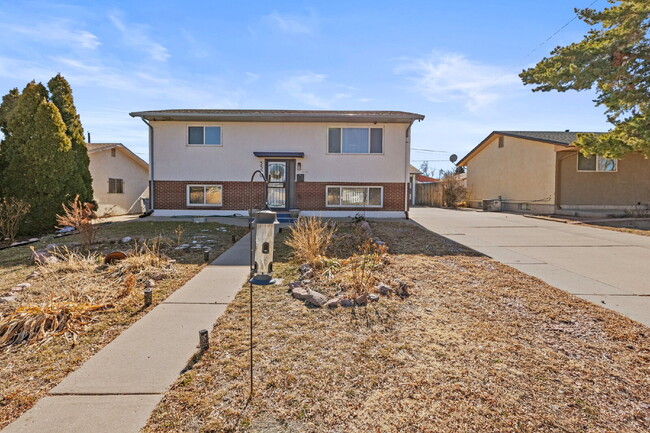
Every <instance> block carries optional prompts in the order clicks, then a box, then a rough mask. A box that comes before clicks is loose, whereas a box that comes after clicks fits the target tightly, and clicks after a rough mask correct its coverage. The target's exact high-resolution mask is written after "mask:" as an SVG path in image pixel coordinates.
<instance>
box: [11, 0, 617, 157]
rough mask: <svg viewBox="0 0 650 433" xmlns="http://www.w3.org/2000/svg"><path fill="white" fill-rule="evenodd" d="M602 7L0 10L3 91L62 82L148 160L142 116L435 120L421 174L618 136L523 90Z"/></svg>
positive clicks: (336, 4) (98, 126)
mask: <svg viewBox="0 0 650 433" xmlns="http://www.w3.org/2000/svg"><path fill="white" fill-rule="evenodd" d="M592 1H593V0H544V1H536V2H533V1H527V0H524V1H522V0H493V1H490V2H486V1H482V0H481V1H478V0H472V1H469V0H465V1H463V0H458V1H438V0H429V1H418V0H411V1H408V2H396V1H383V0H374V1H346V2H343V1H253V0H249V1H246V2H237V1H205V2H194V1H184V2H171V1H155V2H154V1H143V0H139V1H102V2H92V1H83V2H65V1H56V0H54V1H15V0H12V1H5V0H0V92H2V94H5V93H6V92H7V91H9V89H11V88H14V87H18V88H20V89H22V88H23V87H24V85H25V84H26V83H27V82H28V81H30V80H32V79H35V80H37V81H42V82H46V81H47V80H49V78H50V77H52V76H53V75H55V74H56V73H58V72H60V73H62V74H63V75H64V76H65V77H66V78H67V79H68V81H70V84H71V85H72V87H73V91H74V96H75V102H76V105H77V109H78V111H79V113H80V115H81V120H82V123H83V125H84V128H85V129H86V131H89V132H90V133H91V134H92V141H94V142H122V143H124V144H125V145H127V146H128V147H130V148H131V149H132V150H134V151H135V152H136V153H138V154H139V155H140V156H142V157H143V158H145V159H147V154H146V152H147V144H146V143H147V128H146V126H145V125H144V124H143V123H142V122H141V121H140V120H138V119H132V118H131V117H129V115H128V113H129V112H131V111H139V110H155V109H169V108H269V109H271V108H284V109H334V110H346V109H350V110H404V111H412V112H416V113H421V114H424V115H425V116H426V119H425V120H424V121H423V122H421V123H418V124H416V125H414V127H413V137H412V147H414V148H418V149H419V148H425V149H430V150H435V151H438V152H413V153H412V160H413V162H414V164H415V165H416V166H419V165H420V162H421V160H424V159H430V160H446V159H447V158H448V157H449V155H450V154H451V153H456V154H458V156H463V155H464V154H465V153H466V152H467V151H469V150H470V149H471V148H472V147H474V146H475V145H476V144H478V143H479V142H480V141H481V140H482V139H483V138H484V137H486V136H487V135H488V134H489V133H490V132H491V131H493V130H565V129H571V130H575V131H578V130H583V131H585V130H587V131H596V130H605V129H607V124H606V122H605V117H604V115H603V110H602V109H601V108H596V107H594V105H593V103H592V100H593V99H594V96H595V95H594V94H593V93H592V92H581V93H575V92H569V93H556V92H553V93H533V92H532V91H531V89H530V88H528V87H524V86H523V85H522V84H521V81H520V80H519V78H518V77H517V74H518V73H519V72H520V71H521V70H522V69H523V68H524V67H528V66H532V65H534V64H535V63H536V62H537V61H538V60H540V59H541V58H542V57H543V56H544V55H547V54H548V52H549V51H550V50H551V49H552V48H553V47H555V46H557V45H565V44H568V43H570V42H573V41H577V40H579V39H581V38H582V36H583V35H584V33H585V32H586V30H587V26H586V25H585V24H584V23H582V22H581V21H579V20H575V21H573V22H572V23H571V24H569V25H568V26H567V27H566V28H564V29H563V30H562V31H561V32H559V33H558V34H557V35H555V36H554V37H553V38H552V39H551V40H550V41H549V42H547V43H546V44H544V45H542V46H541V47H539V46H540V44H542V43H543V42H544V41H545V40H546V39H547V38H548V37H549V36H551V35H552V34H553V33H554V32H555V31H557V30H558V29H559V28H561V27H562V26H563V25H564V24H566V23H567V22H568V21H569V20H571V19H572V18H573V17H574V13H573V8H574V7H579V8H583V7H587V6H589V5H590V4H591V3H592ZM606 5H607V2H606V1H605V0H598V1H596V3H595V4H594V5H593V6H592V7H594V8H599V9H602V8H603V7H606ZM531 51H532V53H531ZM430 165H431V166H433V167H435V168H436V169H440V168H445V169H447V168H450V167H451V164H449V163H445V162H438V161H431V162H430Z"/></svg>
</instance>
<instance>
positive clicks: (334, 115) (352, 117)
mask: <svg viewBox="0 0 650 433" xmlns="http://www.w3.org/2000/svg"><path fill="white" fill-rule="evenodd" d="M129 114H130V115H131V117H141V118H143V119H147V120H190V121H196V120H213V121H231V122H238V121H239V122H242V121H257V122H283V121H284V122H286V121H291V122H318V121H322V122H337V121H338V122H383V123H409V122H413V121H415V120H423V119H424V116H423V115H422V114H417V113H408V112H405V111H342V110H340V111H333V110H211V109H175V110H153V111H135V112H133V113H129Z"/></svg>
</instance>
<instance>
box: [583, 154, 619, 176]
mask: <svg viewBox="0 0 650 433" xmlns="http://www.w3.org/2000/svg"><path fill="white" fill-rule="evenodd" d="M578 171H596V172H604V173H612V172H615V171H618V160H617V159H612V158H605V157H602V156H600V155H590V156H584V155H583V154H582V153H580V152H578Z"/></svg>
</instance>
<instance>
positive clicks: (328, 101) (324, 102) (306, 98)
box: [278, 71, 351, 108]
mask: <svg viewBox="0 0 650 433" xmlns="http://www.w3.org/2000/svg"><path fill="white" fill-rule="evenodd" d="M326 80H327V75H325V74H317V73H315V72H311V71H304V72H301V73H298V74H296V75H292V76H290V77H288V78H286V79H285V80H283V81H281V82H280V83H279V86H278V87H279V88H280V90H282V91H284V92H286V93H287V94H288V95H289V96H291V97H293V98H294V99H297V100H298V101H300V102H302V103H303V104H306V105H310V106H312V107H316V108H330V107H331V106H332V105H333V104H334V103H336V102H337V101H340V100H342V99H346V98H349V97H350V96H351V94H350V93H349V92H345V91H342V90H349V89H350V88H349V87H347V86H342V85H337V84H331V83H328V82H327V81H326ZM322 94H325V95H326V96H321V95H322Z"/></svg>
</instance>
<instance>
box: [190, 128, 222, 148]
mask: <svg viewBox="0 0 650 433" xmlns="http://www.w3.org/2000/svg"><path fill="white" fill-rule="evenodd" d="M190 128H203V143H204V144H190ZM205 128H219V142H220V143H221V144H205ZM185 145H186V146H189V147H223V126H222V125H198V124H197V125H193V124H192V125H187V126H186V128H185Z"/></svg>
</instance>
